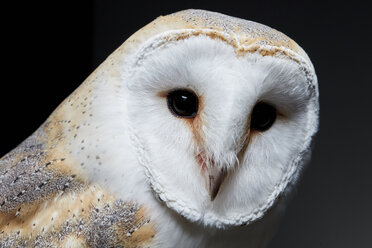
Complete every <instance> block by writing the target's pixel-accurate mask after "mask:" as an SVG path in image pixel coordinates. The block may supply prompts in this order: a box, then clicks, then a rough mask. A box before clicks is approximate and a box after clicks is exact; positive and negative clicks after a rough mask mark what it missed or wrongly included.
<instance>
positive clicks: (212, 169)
mask: <svg viewBox="0 0 372 248" xmlns="http://www.w3.org/2000/svg"><path fill="white" fill-rule="evenodd" d="M197 159H198V162H199V164H200V166H201V168H202V172H203V174H204V176H205V178H206V180H207V185H208V192H209V195H210V197H211V201H213V200H214V199H215V198H216V196H217V194H218V192H219V190H220V187H221V185H222V183H223V181H224V180H225V178H226V176H227V171H226V169H225V168H216V166H215V164H214V161H213V160H210V161H209V166H207V165H206V162H205V160H204V158H203V156H202V155H201V154H199V155H198V156H197Z"/></svg>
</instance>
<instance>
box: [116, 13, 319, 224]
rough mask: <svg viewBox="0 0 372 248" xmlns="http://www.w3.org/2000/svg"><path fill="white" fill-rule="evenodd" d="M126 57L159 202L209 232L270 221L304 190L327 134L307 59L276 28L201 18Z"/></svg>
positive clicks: (131, 46) (141, 152) (150, 29)
mask: <svg viewBox="0 0 372 248" xmlns="http://www.w3.org/2000/svg"><path fill="white" fill-rule="evenodd" d="M120 49H121V50H120ZM120 49H119V50H120V51H118V52H119V53H128V54H130V56H127V57H126V58H125V59H123V60H122V61H121V68H120V70H121V72H122V73H121V75H122V76H121V79H122V82H124V83H125V88H126V93H125V99H127V100H126V102H127V106H128V120H129V122H130V126H131V130H132V133H133V137H132V141H133V146H134V147H135V149H136V152H137V154H138V160H139V164H140V165H141V166H143V168H145V173H146V175H147V178H148V182H149V184H150V186H151V189H152V191H153V194H154V195H155V196H156V197H157V198H158V199H159V200H160V201H161V202H163V203H165V205H166V206H167V207H168V208H170V209H172V210H174V211H175V212H177V213H179V214H180V215H182V216H184V217H186V218H187V219H189V220H191V221H194V222H201V223H203V224H204V225H207V226H215V227H226V226H236V225H242V224H247V223H250V222H252V221H255V220H257V219H259V218H261V217H262V216H263V215H264V214H265V213H266V211H267V210H268V209H270V207H272V206H273V204H274V203H275V202H276V200H277V199H278V198H279V196H280V195H281V194H283V192H285V191H286V190H287V189H288V185H289V184H291V183H293V182H295V180H296V178H297V176H298V174H299V172H300V171H301V168H302V167H303V165H304V160H305V157H306V154H307V153H308V151H309V145H310V141H311V138H312V136H313V135H314V133H315V132H316V130H317V125H318V109H319V108H318V87H317V79H316V75H315V72H314V69H313V66H312V64H311V62H310V60H309V58H308V57H307V55H306V53H305V52H304V51H303V50H302V49H301V48H300V47H299V46H298V45H297V44H296V43H295V42H294V41H293V40H291V39H290V38H288V37H287V36H285V35H283V34H282V33H280V32H278V31H276V30H274V29H271V28H269V27H267V26H264V25H261V24H258V23H254V22H250V21H245V20H241V19H238V18H233V17H228V16H225V15H222V14H218V13H213V12H207V11H201V10H187V11H182V12H178V13H175V14H172V15H169V16H166V17H160V18H158V19H157V20H155V21H154V22H152V23H150V24H149V25H148V26H146V27H145V28H143V29H141V30H140V31H139V32H137V33H136V34H135V35H134V36H132V37H131V38H130V39H129V40H128V41H127V42H126V43H124V46H123V47H122V48H120Z"/></svg>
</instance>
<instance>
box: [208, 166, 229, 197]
mask: <svg viewBox="0 0 372 248" xmlns="http://www.w3.org/2000/svg"><path fill="white" fill-rule="evenodd" d="M226 176H227V172H226V169H224V168H222V169H221V170H220V171H219V172H217V173H210V174H209V195H210V196H211V201H213V200H214V199H215V198H216V196H217V194H218V191H219V190H220V187H221V184H222V182H223V181H224V180H225V178H226Z"/></svg>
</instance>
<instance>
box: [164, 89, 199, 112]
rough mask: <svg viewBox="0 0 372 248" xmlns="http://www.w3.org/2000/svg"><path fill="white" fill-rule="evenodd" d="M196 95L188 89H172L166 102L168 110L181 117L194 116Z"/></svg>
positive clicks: (196, 103)
mask: <svg viewBox="0 0 372 248" xmlns="http://www.w3.org/2000/svg"><path fill="white" fill-rule="evenodd" d="M198 102H199V101H198V97H197V96H196V95H195V93H194V92H192V91H189V90H184V89H182V90H174V91H171V92H169V93H168V96H167V103H168V108H169V109H170V111H171V112H172V113H173V114H174V115H176V116H178V117H182V118H194V117H195V116H196V114H197V113H198V104H199V103H198Z"/></svg>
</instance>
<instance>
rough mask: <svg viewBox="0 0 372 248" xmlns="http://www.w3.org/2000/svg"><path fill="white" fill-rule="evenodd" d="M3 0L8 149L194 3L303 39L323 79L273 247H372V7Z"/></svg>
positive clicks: (0, 135) (2, 149)
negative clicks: (123, 49)
mask: <svg viewBox="0 0 372 248" xmlns="http://www.w3.org/2000/svg"><path fill="white" fill-rule="evenodd" d="M48 2H49V3H35V1H33V3H30V2H29V1H25V3H18V2H14V3H12V4H9V3H8V4H6V5H5V4H2V7H1V10H2V15H1V27H2V32H1V37H2V43H3V45H2V56H1V60H2V63H3V65H2V67H1V73H2V74H1V76H2V77H1V78H2V79H1V84H0V94H1V97H0V110H1V114H0V118H1V121H0V123H1V126H0V127H1V128H0V140H1V141H0V156H2V155H4V154H5V153H7V152H8V151H9V150H10V149H12V148H14V147H15V146H16V145H17V144H19V143H20V142H21V141H23V140H24V139H25V138H27V137H28V136H29V135H30V134H31V133H32V132H33V131H35V130H36V129H37V128H38V127H39V126H40V125H41V124H42V123H43V122H44V120H45V119H46V118H47V117H48V115H49V114H50V113H51V112H52V111H53V110H54V109H55V108H56V107H57V106H58V104H59V103H60V102H62V100H63V99H64V98H66V97H67V96H68V95H69V94H70V93H71V92H72V91H73V90H74V89H75V88H76V87H77V86H78V85H79V84H80V83H81V82H83V80H84V79H85V78H86V77H87V76H88V75H89V74H90V73H91V72H92V71H93V70H94V68H96V67H97V66H98V65H99V64H100V63H101V62H103V60H104V59H105V58H106V57H107V56H108V55H109V54H110V53H111V52H112V51H113V50H114V49H116V48H117V47H118V46H119V45H120V44H121V43H122V42H123V41H124V40H125V39H127V38H128V37H129V36H130V35H131V34H133V33H134V32H135V31H136V30H138V29H139V28H141V27H142V26H144V25H145V24H147V23H149V22H150V21H152V20H153V19H155V18H156V17H157V16H159V15H165V14H169V13H172V12H175V11H178V10H182V9H188V8H200V9H207V10H212V11H217V12H221V13H224V14H228V15H232V16H237V17H240V18H243V19H249V20H253V21H256V22H260V23H263V24H266V25H268V26H270V27H273V28H275V29H278V30H280V31H282V32H283V33H285V34H287V35H288V36H290V37H291V38H293V39H294V40H295V41H296V42H297V43H299V44H300V45H301V46H302V47H303V48H304V49H305V51H306V52H307V53H308V55H309V56H310V58H311V60H312V62H313V64H314V66H315V69H316V72H317V75H318V79H319V85H320V104H321V108H320V109H321V113H320V131H319V133H318V135H317V139H316V142H315V149H314V151H313V157H312V161H311V163H310V164H309V166H308V168H307V170H306V171H305V174H304V176H303V178H302V180H301V183H300V184H299V187H298V192H297V194H296V196H295V198H294V199H293V200H292V202H291V204H290V205H289V207H288V209H287V213H286V216H285V218H284V220H283V222H282V224H281V226H280V229H279V231H278V233H277V235H276V237H275V238H274V240H273V241H272V243H271V246H270V247H271V248H279V247H282V248H284V247H285V248H292V247H294V248H298V247H301V248H302V247H304V248H310V247H311V248H314V247H337V248H349V247H366V248H367V247H368V248H369V247H372V192H371V191H372V180H371V179H372V163H371V153H372V149H371V148H372V144H371V142H372V131H371V127H372V111H371V107H372V104H371V91H372V82H371V72H372V69H371V62H370V59H371V55H372V48H371V47H372V39H371V37H372V36H371V31H372V28H371V24H372V22H371V19H372V18H371V13H370V12H371V11H370V9H371V8H370V7H369V6H367V4H368V2H367V1H365V2H366V3H365V4H363V3H359V2H356V1H348V2H345V3H342V1H339V2H336V1H335V2H333V3H331V2H325V1H323V2H314V1H307V2H304V1H241V2H237V1H204V2H202V3H201V2H200V1H187V2H184V3H182V2H176V1H173V2H171V1H166V2H162V1H152V2H143V1H136V2H131V4H130V5H129V4H128V2H126V1H107V0H106V1H103V0H102V1H98V0H97V1H92V2H91V1H85V2H84V1H71V2H69V1H48Z"/></svg>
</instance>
